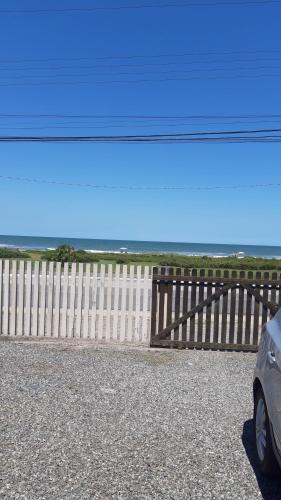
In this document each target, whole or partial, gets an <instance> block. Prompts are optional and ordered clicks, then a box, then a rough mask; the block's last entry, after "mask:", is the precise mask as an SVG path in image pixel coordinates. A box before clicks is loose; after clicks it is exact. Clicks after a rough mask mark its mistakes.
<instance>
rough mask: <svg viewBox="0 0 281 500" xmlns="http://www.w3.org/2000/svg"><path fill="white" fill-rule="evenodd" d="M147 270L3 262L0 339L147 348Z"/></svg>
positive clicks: (148, 319)
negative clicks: (64, 340) (87, 341)
mask: <svg viewBox="0 0 281 500" xmlns="http://www.w3.org/2000/svg"><path fill="white" fill-rule="evenodd" d="M151 283H152V276H151V271H150V268H149V267H148V266H146V267H142V266H126V265H116V266H114V268H113V266H112V265H111V264H110V265H103V264H101V265H98V264H76V263H72V264H68V263H66V264H61V263H59V262H58V263H53V262H50V263H46V262H30V261H27V262H25V261H15V260H14V261H9V260H4V261H1V260H0V334H1V335H4V336H19V337H21V336H24V337H30V336H33V337H53V338H79V339H93V340H97V341H105V342H125V343H134V344H149V340H150V314H151V312H150V311H151Z"/></svg>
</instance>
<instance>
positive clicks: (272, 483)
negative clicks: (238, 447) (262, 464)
mask: <svg viewBox="0 0 281 500" xmlns="http://www.w3.org/2000/svg"><path fill="white" fill-rule="evenodd" d="M242 442H243V445H244V448H245V451H246V453H247V456H248V459H249V462H250V464H251V466H252V468H253V471H254V473H255V476H256V478H257V482H258V485H259V488H260V491H261V494H262V498H264V499H265V500H280V498H281V475H280V478H279V477H277V478H267V477H265V476H263V475H262V474H261V472H260V470H259V466H258V462H257V457H256V449H255V435H254V423H253V419H251V420H247V421H246V422H245V423H244V427H243V434H242Z"/></svg>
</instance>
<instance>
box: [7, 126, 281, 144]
mask: <svg viewBox="0 0 281 500" xmlns="http://www.w3.org/2000/svg"><path fill="white" fill-rule="evenodd" d="M280 132H281V128H272V129H255V130H232V131H208V132H200V131H196V132H188V133H187V132H185V133H166V134H144V135H88V136H77V135H76V136H0V142H65V143H67V142H69V143H71V142H92V143H94V142H95V143H160V142H164V143H169V142H200V141H201V142H211V141H217V142H231V141H234V142H237V141H239V142H258V141H262V142H274V141H275V142H280V139H281V135H280Z"/></svg>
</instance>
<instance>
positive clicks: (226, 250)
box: [0, 235, 281, 258]
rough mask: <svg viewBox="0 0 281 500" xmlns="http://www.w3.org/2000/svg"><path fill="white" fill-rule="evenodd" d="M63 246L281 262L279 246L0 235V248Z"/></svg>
mask: <svg viewBox="0 0 281 500" xmlns="http://www.w3.org/2000/svg"><path fill="white" fill-rule="evenodd" d="M64 244H67V245H71V246H73V247H74V248H75V249H81V250H85V251H89V252H119V251H120V249H121V248H123V249H124V248H125V249H126V251H127V252H128V253H161V254H171V253H172V254H179V255H198V256H203V255H206V256H211V257H227V256H229V255H233V254H237V253H238V252H243V254H245V256H252V257H264V258H281V245H280V246H278V245H253V244H250V245H247V244H243V243H241V244H239V243H237V244H230V243H194V242H171V241H166V242H165V241H145V240H129V239H128V240H127V239H120V240H119V239H107V238H72V237H71V238H67V237H57V236H18V235H0V247H8V248H18V249H21V250H47V249H54V248H56V247H58V246H59V245H64Z"/></svg>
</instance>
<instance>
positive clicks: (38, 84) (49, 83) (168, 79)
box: [0, 73, 281, 88]
mask: <svg viewBox="0 0 281 500" xmlns="http://www.w3.org/2000/svg"><path fill="white" fill-rule="evenodd" d="M132 76H133V75H132ZM280 77H281V73H261V74H257V75H254V74H250V75H245V74H237V75H236V74H234V75H227V76H222V75H219V76H208V75H207V76H189V77H165V78H157V79H155V78H154V79H153V78H138V79H134V80H131V79H130V80H127V79H121V80H119V79H117V80H116V79H114V80H76V81H74V80H73V81H69V80H68V81H66V80H57V81H36V82H34V81H32V82H26V81H25V82H21V81H20V82H14V81H11V82H6V83H0V87H9V88H10V87H26V86H29V87H46V86H47V87H48V86H54V85H57V86H59V85H63V86H66V85H74V86H75V85H106V84H116V83H118V84H119V83H123V84H129V85H130V84H133V83H136V84H138V83H161V82H176V81H178V82H183V81H192V80H194V81H197V80H201V81H204V80H240V79H246V80H247V79H252V78H254V79H256V80H257V79H259V78H280Z"/></svg>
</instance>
